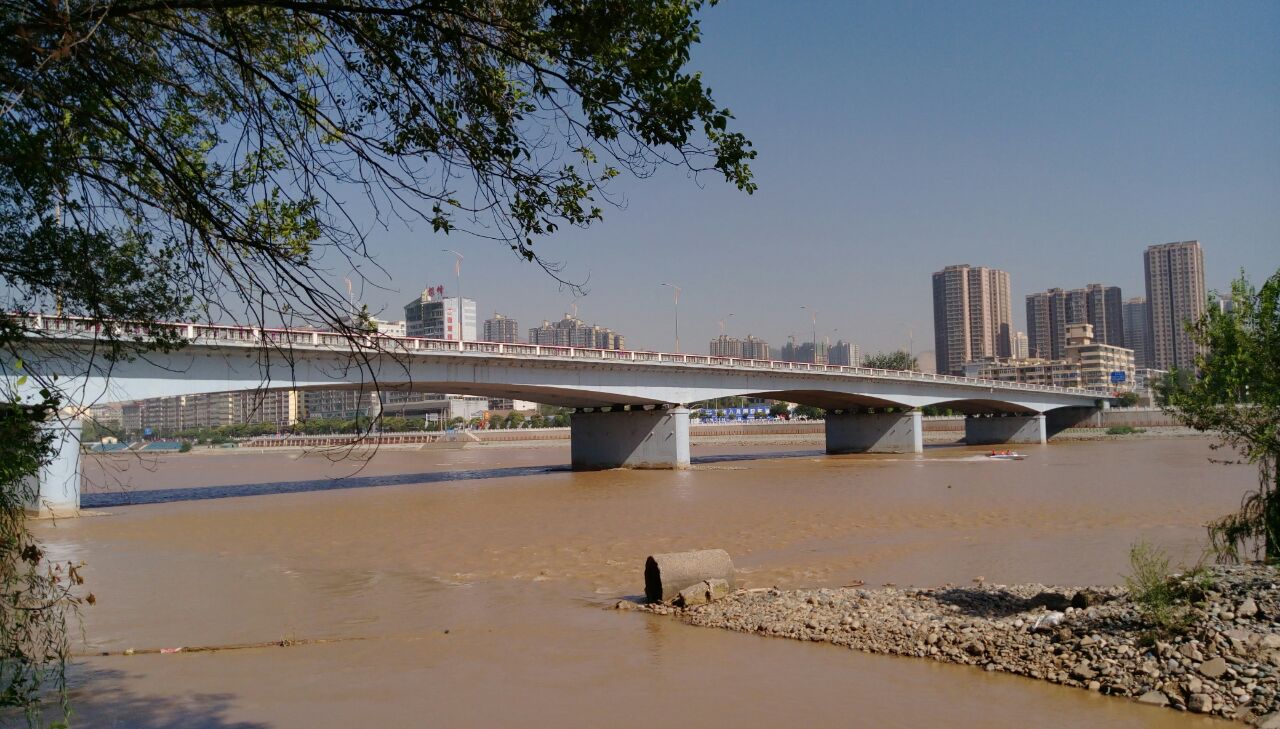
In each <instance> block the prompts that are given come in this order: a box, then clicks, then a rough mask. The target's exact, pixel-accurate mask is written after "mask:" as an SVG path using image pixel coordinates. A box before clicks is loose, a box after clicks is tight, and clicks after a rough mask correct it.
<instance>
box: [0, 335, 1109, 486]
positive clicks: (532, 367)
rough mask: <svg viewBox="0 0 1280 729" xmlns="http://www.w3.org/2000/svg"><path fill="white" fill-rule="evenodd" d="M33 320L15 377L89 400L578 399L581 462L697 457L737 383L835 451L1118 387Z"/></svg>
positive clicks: (575, 431) (1091, 402) (897, 441)
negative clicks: (701, 413) (34, 376)
mask: <svg viewBox="0 0 1280 729" xmlns="http://www.w3.org/2000/svg"><path fill="white" fill-rule="evenodd" d="M29 322H30V326H31V329H32V330H33V331H34V332H36V335H35V336H33V337H31V338H30V339H29V340H28V344H27V346H26V347H25V348H24V350H23V351H21V352H18V353H6V355H5V359H3V361H0V367H2V368H3V376H5V377H8V378H9V379H10V382H11V384H14V386H15V387H16V382H17V378H18V377H19V376H20V373H19V372H18V370H17V368H16V367H14V363H13V362H12V361H10V359H8V358H9V357H11V356H13V355H14V354H16V355H17V356H20V357H21V358H22V359H23V360H24V361H26V362H29V363H38V368H39V373H40V375H42V376H43V377H46V378H47V377H50V376H53V375H56V376H57V377H58V381H59V383H60V385H61V386H62V387H63V389H64V391H67V392H72V393H75V397H76V399H77V400H78V401H79V402H81V403H85V404H87V403H93V402H112V401H121V400H134V399H144V398H150V397H160V396H170V395H183V394H195V393H207V392H223V391H230V390H245V389H258V388H268V389H298V390H319V389H357V388H359V389H366V390H372V389H377V390H381V391H414V392H447V393H456V394H469V395H481V396H487V397H501V398H514V399H520V400H531V401H535V402H541V403H547V404H551V405H561V406H565V407H570V408H574V410H575V412H574V414H573V417H572V419H571V439H572V446H571V448H572V453H573V456H572V460H573V465H574V467H575V468H582V469H590V468H611V467H619V466H622V467H636V468H681V467H685V466H687V465H688V463H689V453H688V432H689V410H688V407H687V406H688V405H689V404H691V403H696V402H701V401H704V400H712V399H716V398H724V397H736V396H747V397H761V398H769V399H776V400H785V401H788V402H796V403H803V404H807V405H814V406H817V407H821V408H824V409H826V411H827V427H826V433H827V435H826V439H827V450H828V452H831V453H846V452H886V451H890V452H917V453H918V452H920V450H921V448H922V441H921V432H922V428H921V422H920V417H921V411H920V409H921V408H924V407H929V406H936V407H945V408H949V409H951V410H953V411H956V412H961V413H965V414H966V415H967V416H969V417H968V418H967V419H966V423H965V426H966V427H965V431H966V438H967V439H968V440H969V442H971V443H1026V442H1037V443H1042V442H1045V440H1046V439H1047V438H1048V437H1050V436H1051V435H1052V434H1053V433H1054V432H1056V431H1057V430H1060V429H1062V428H1065V427H1069V426H1070V425H1072V424H1074V423H1075V422H1078V421H1079V420H1081V419H1083V418H1085V417H1087V416H1088V415H1089V414H1091V413H1092V412H1094V411H1095V410H1096V409H1097V408H1099V407H1105V406H1106V404H1107V395H1106V394H1105V393H1099V392H1094V391H1090V390H1082V389H1068V388H1058V387H1046V386H1041V385H1027V384H1020V383H1010V382H998V381H992V380H979V379H973V378H965V377H955V376H951V375H937V374H930V373H921V372H904V371H897V370H880V369H873V368H866V367H851V366H842V365H827V364H811V363H805V362H780V361H774V360H755V359H739V358H731V357H712V356H707V355H695V354H680V353H668V352H643V351H621V350H600V349H584V348H576V347H551V346H545V345H530V344H499V343H494V342H460V341H451V340H434V339H420V338H412V337H391V336H385V335H378V334H369V335H357V336H348V335H345V334H339V333H333V332H319V331H310V330H296V329H292V330H291V329H261V328H255V327H242V326H225V325H206V324H195V323H178V324H168V325H165V326H166V327H169V328H170V331H172V332H174V333H176V334H178V335H179V336H181V337H182V339H183V340H185V342H186V345H185V346H184V347H183V348H181V349H179V350H177V351H174V352H169V353H151V354H148V355H146V356H145V357H139V358H135V359H132V360H129V361H117V362H106V361H103V359H102V358H101V352H100V343H101V338H102V334H103V333H102V331H101V330H100V328H99V327H98V326H96V325H93V324H92V323H90V322H87V321H86V320H82V319H76V318H71V317H49V316H33V317H31V318H30V319H29ZM115 329H116V331H117V333H119V334H125V335H130V334H135V333H136V334H138V335H142V334H143V330H139V331H138V332H131V331H129V327H127V326H123V325H116V326H115ZM36 386H38V385H37V383H35V382H29V383H27V384H26V385H25V387H26V388H28V389H32V388H34V387H36ZM18 389H19V390H21V389H22V388H18ZM76 470H77V471H78V469H76ZM77 492H78V488H77Z"/></svg>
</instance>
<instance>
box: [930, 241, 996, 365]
mask: <svg viewBox="0 0 1280 729" xmlns="http://www.w3.org/2000/svg"><path fill="white" fill-rule="evenodd" d="M1009 289H1010V285H1009V274H1008V272H1006V271H1000V270H997V269H994V268H987V267H985V266H969V265H958V266H947V267H946V268H944V269H943V270H941V271H938V272H936V273H934V274H933V338H934V353H935V354H934V356H935V358H936V359H937V365H938V371H939V372H942V373H946V374H962V373H963V372H964V363H965V362H968V361H970V360H975V359H982V358H984V357H1008V356H1009V355H1010V354H1011V353H1012V349H1013V343H1012V339H1013V331H1012V330H1013V312H1012V308H1011V305H1010V298H1009V297H1010V293H1009Z"/></svg>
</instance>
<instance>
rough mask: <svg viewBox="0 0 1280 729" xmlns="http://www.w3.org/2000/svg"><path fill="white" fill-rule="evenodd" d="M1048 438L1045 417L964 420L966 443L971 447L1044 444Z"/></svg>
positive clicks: (974, 418)
mask: <svg viewBox="0 0 1280 729" xmlns="http://www.w3.org/2000/svg"><path fill="white" fill-rule="evenodd" d="M1047 438H1048V431H1047V430H1046V428H1045V417H1044V415H991V416H986V415H976V416H970V417H967V418H965V419H964V442H965V443H967V444H969V445H999V444H1003V443H1024V444H1027V443H1040V444H1043V443H1044V442H1045V441H1046V440H1047Z"/></svg>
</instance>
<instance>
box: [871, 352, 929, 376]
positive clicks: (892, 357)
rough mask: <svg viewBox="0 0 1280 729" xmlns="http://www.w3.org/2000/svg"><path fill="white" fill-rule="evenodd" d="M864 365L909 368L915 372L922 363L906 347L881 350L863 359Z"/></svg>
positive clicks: (897, 368)
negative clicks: (891, 350) (888, 350)
mask: <svg viewBox="0 0 1280 729" xmlns="http://www.w3.org/2000/svg"><path fill="white" fill-rule="evenodd" d="M862 366H863V367H872V368H875V369H878V370H907V371H911V372H914V371H916V370H919V369H920V365H919V363H918V362H916V358H915V357H913V356H911V354H910V353H909V352H907V351H906V350H905V349H899V350H897V351H894V352H879V353H876V354H873V355H871V356H869V357H867V358H866V359H864V360H862Z"/></svg>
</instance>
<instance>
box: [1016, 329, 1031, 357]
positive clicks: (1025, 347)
mask: <svg viewBox="0 0 1280 729" xmlns="http://www.w3.org/2000/svg"><path fill="white" fill-rule="evenodd" d="M1030 356H1031V349H1030V345H1029V343H1028V340H1027V335H1026V332H1016V333H1015V334H1014V335H1013V358H1014V359H1027V358H1028V357H1030Z"/></svg>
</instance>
